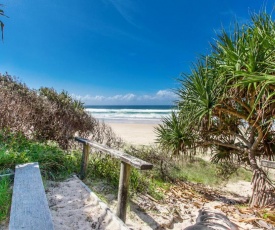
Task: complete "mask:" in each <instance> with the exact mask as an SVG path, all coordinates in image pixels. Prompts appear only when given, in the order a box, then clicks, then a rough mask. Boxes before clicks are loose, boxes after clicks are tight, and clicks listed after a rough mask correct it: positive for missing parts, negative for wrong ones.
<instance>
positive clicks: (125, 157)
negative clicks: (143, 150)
mask: <svg viewBox="0 0 275 230" xmlns="http://www.w3.org/2000/svg"><path fill="white" fill-rule="evenodd" d="M75 140H76V141H79V142H81V143H83V144H89V145H90V146H91V147H93V148H96V149H99V150H100V151H103V152H106V153H108V154H110V155H111V156H112V157H114V158H117V159H119V160H121V161H123V162H125V163H127V164H129V165H131V166H133V167H135V168H138V169H141V170H148V169H152V168H153V165H152V164H151V163H148V162H146V161H143V160H141V159H139V158H137V157H134V156H131V155H129V154H127V153H123V152H121V151H118V150H114V149H111V148H109V147H107V146H105V145H101V144H98V143H96V142H93V141H90V140H88V139H85V138H80V137H75Z"/></svg>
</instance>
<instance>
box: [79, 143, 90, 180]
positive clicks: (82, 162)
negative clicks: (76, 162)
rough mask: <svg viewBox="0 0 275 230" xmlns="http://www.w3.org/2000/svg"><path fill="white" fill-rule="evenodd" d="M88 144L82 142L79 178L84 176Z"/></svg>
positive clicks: (87, 158) (88, 149)
mask: <svg viewBox="0 0 275 230" xmlns="http://www.w3.org/2000/svg"><path fill="white" fill-rule="evenodd" d="M89 153H90V145H89V144H87V143H83V152H82V161H81V170H80V179H81V180H83V179H84V178H85V177H86V173H87V168H88V162H89Z"/></svg>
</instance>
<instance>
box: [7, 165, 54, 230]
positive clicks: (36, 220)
mask: <svg viewBox="0 0 275 230" xmlns="http://www.w3.org/2000/svg"><path fill="white" fill-rule="evenodd" d="M9 229H10V230H18V229H26V230H52V229H54V226H53V221H52V217H51V213H50V209H49V205H48V201H47V198H46V194H45V190H44V186H43V182H42V178H41V174H40V169H39V165H38V163H37V162H34V163H27V164H21V165H17V166H16V169H15V176H14V187H13V194H12V205H11V214H10V223H9Z"/></svg>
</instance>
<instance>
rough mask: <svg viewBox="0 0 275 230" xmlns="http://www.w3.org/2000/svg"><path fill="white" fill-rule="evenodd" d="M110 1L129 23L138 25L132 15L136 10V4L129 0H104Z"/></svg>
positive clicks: (105, 0)
mask: <svg viewBox="0 0 275 230" xmlns="http://www.w3.org/2000/svg"><path fill="white" fill-rule="evenodd" d="M104 2H105V3H106V2H107V3H110V4H111V5H112V6H113V7H114V8H115V9H116V10H117V12H118V13H119V14H120V15H121V16H122V17H123V18H124V19H125V20H126V21H127V22H128V23H130V24H132V25H134V26H136V27H139V26H138V25H137V24H136V23H135V21H134V15H135V14H136V13H137V12H138V6H137V5H136V3H135V2H134V1H131V0H104Z"/></svg>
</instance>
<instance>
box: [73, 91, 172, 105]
mask: <svg viewBox="0 0 275 230" xmlns="http://www.w3.org/2000/svg"><path fill="white" fill-rule="evenodd" d="M72 96H73V97H74V98H76V99H78V100H81V101H83V102H84V103H85V104H86V105H121V104H127V105H129V104H131V105H136V104H140V105H141V104H144V105H148V104H151V105H154V104H172V103H173V101H175V100H176V99H177V95H176V94H175V93H173V92H172V91H170V90H159V91H158V92H156V93H155V94H151V95H150V94H144V95H135V94H133V93H128V94H125V95H121V94H118V95H114V96H102V95H96V96H91V95H84V96H82V95H72Z"/></svg>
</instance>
